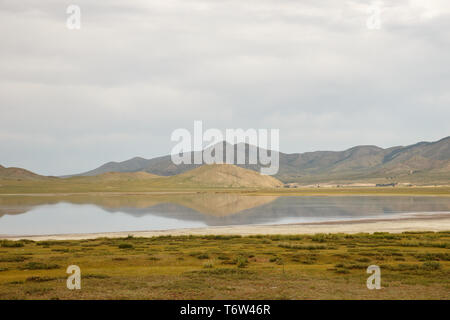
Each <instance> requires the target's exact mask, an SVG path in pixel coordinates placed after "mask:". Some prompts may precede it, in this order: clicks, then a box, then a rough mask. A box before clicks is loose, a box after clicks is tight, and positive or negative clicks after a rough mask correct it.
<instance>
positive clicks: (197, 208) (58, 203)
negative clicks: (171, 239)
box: [0, 193, 450, 235]
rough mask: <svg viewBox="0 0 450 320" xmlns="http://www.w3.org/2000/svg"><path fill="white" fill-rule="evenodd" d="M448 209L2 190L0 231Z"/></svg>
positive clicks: (400, 203)
mask: <svg viewBox="0 0 450 320" xmlns="http://www.w3.org/2000/svg"><path fill="white" fill-rule="evenodd" d="M440 212H450V198H449V197H426V196H291V197H286V196H284V197H283V196H281V197H279V196H248V195H242V194H237V193H236V194H233V193H230V194H220V193H219V194H214V193H199V194H178V195H107V196H98V195H69V196H3V197H1V196H0V234H2V235H46V234H68V233H96V232H117V231H144V230H168V229H180V228H198V227H207V226H230V225H256V224H260V225H263V224H287V223H312V222H324V221H340V220H360V219H377V218H395V217H397V216H399V217H400V216H404V215H408V214H415V213H430V214H433V213H440Z"/></svg>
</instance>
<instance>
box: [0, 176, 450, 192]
mask: <svg viewBox="0 0 450 320" xmlns="http://www.w3.org/2000/svg"><path fill="white" fill-rule="evenodd" d="M177 179H178V180H175V179H172V180H169V179H166V178H154V179H144V180H135V179H130V180H117V181H114V180H102V179H97V178H95V177H75V178H68V179H58V178H48V179H45V180H6V179H4V180H1V179H0V195H2V194H61V193H71V194H72V193H74V194H76V193H180V192H183V193H186V192H217V193H245V194H260V195H294V196H301V195H327V196H329V195H438V196H450V187H448V186H428V187H424V186H422V187H341V188H306V187H305V188H295V189H294V188H293V189H289V188H272V189H264V188H217V187H208V186H202V185H201V184H189V183H187V182H184V181H181V180H180V178H179V177H178V178H177ZM174 181H177V182H176V183H174Z"/></svg>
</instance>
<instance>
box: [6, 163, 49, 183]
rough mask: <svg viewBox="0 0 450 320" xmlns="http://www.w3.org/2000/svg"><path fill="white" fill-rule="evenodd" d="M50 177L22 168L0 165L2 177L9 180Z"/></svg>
mask: <svg viewBox="0 0 450 320" xmlns="http://www.w3.org/2000/svg"><path fill="white" fill-rule="evenodd" d="M45 178H49V177H45V176H41V175H38V174H36V173H34V172H31V171H28V170H25V169H22V168H15V167H10V168H5V167H3V166H1V165H0V179H8V180H11V179H12V180H41V179H45Z"/></svg>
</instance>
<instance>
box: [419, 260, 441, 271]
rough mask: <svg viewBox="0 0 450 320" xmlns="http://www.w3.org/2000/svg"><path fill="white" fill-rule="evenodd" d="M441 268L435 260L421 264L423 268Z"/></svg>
mask: <svg viewBox="0 0 450 320" xmlns="http://www.w3.org/2000/svg"><path fill="white" fill-rule="evenodd" d="M440 268H441V264H440V263H439V262H437V261H427V262H424V263H423V264H422V269H424V270H438V269H440Z"/></svg>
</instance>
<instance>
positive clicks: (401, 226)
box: [0, 213, 450, 241]
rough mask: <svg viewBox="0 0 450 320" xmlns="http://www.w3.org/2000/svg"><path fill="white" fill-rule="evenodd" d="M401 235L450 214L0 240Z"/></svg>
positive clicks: (433, 226)
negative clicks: (381, 233) (187, 236)
mask: <svg viewBox="0 0 450 320" xmlns="http://www.w3.org/2000/svg"><path fill="white" fill-rule="evenodd" d="M405 231H450V213H439V214H415V215H410V216H405V217H400V218H391V219H366V220H356V221H355V220H352V221H333V222H317V223H295V224H282V225H244V226H225V227H205V228H191V229H176V230H160V231H124V232H105V233H86V234H62V235H23V236H16V235H14V236H8V235H0V239H10V240H19V239H29V240H34V241H41V240H80V239H95V238H100V237H108V238H121V237H126V236H128V235H133V236H135V237H155V236H165V235H173V236H177V235H255V234H315V233H359V232H366V233H373V232H391V233H400V232H405Z"/></svg>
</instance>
